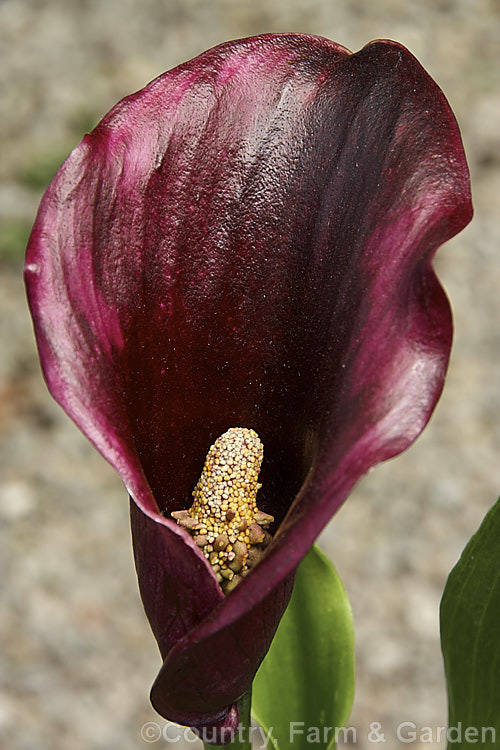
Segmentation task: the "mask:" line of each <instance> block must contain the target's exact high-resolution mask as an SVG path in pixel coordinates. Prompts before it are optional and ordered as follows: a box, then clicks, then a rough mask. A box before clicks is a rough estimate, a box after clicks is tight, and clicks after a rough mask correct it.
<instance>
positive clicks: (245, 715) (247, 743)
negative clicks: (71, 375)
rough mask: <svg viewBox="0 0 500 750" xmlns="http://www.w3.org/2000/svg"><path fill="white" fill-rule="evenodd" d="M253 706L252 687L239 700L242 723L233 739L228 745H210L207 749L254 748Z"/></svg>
mask: <svg viewBox="0 0 500 750" xmlns="http://www.w3.org/2000/svg"><path fill="white" fill-rule="evenodd" d="M251 708H252V688H251V687H250V689H249V690H248V691H247V692H246V693H245V695H244V696H243V697H242V698H240V700H239V701H238V711H239V713H240V723H239V724H238V729H237V731H236V734H235V735H234V738H233V740H232V741H231V742H230V743H229V744H228V745H208V744H207V743H205V745H204V747H205V750H252V732H251V717H250V711H251Z"/></svg>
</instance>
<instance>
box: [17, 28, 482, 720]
mask: <svg viewBox="0 0 500 750" xmlns="http://www.w3.org/2000/svg"><path fill="white" fill-rule="evenodd" d="M470 217H471V202H470V194H469V179H468V172H467V166H466V162H465V157H464V153H463V148H462V144H461V140H460V135H459V131H458V128H457V125H456V122H455V120H454V117H453V115H452V112H451V110H450V108H449V106H448V104H447V102H446V100H445V98H444V96H443V94H442V93H441V91H440V90H439V88H438V87H437V86H436V84H435V83H434V82H433V81H432V79H431V78H430V77H429V76H428V75H427V73H426V72H425V71H424V70H423V69H422V67H421V66H420V65H419V63H418V62H417V61H416V60H415V58H414V57H412V55H411V54H410V53H409V52H408V51H407V50H405V49H404V48H403V47H401V46H400V45H398V44H396V43H394V42H385V41H378V42H373V43H371V44H369V45H367V46H366V47H365V48H363V49H362V50H361V51H360V52H358V53H356V54H351V53H350V52H348V51H347V50H345V49H344V48H342V47H340V46H338V45H336V44H334V43H333V42H330V41H327V40H325V39H320V38H316V37H308V36H303V35H266V36H263V37H256V38H252V39H246V40H240V41H237V42H231V43H228V44H224V45H222V46H220V47H217V48H215V49H213V50H210V51H208V52H206V53H204V54H203V55H201V56H200V57H198V58H196V59H195V60H192V61H190V62H188V63H186V64H184V65H181V66H180V67H178V68H176V69H174V70H172V71H170V72H168V73H165V74H164V75H163V76H161V77H160V78H158V79H156V80H155V81H153V82H152V83H151V84H149V86H147V87H146V88H145V89H143V90H142V91H140V92H138V93H137V94H134V95H133V96H130V97H128V98H127V99H124V100H123V101H122V102H120V103H119V104H118V105H117V106H116V107H115V108H114V109H113V110H112V111H111V112H110V113H109V114H108V115H107V116H106V117H105V118H104V119H103V120H102V122H101V123H100V124H99V125H98V126H97V128H96V129H95V130H94V131H93V132H92V133H91V134H90V135H88V136H86V137H85V139H84V140H83V142H82V143H81V144H80V145H79V146H78V147H77V148H76V149H75V151H74V152H73V153H72V154H71V156H70V157H69V159H68V160H67V161H66V162H65V164H64V165H63V167H62V168H61V170H60V171H59V173H58V174H57V176H56V177H55V179H54V180H53V182H52V184H51V185H50V187H49V189H48V190H47V192H46V194H45V196H44V198H43V200H42V203H41V206H40V210H39V213H38V217H37V220H36V223H35V227H34V230H33V234H32V237H31V240H30V244H29V247H28V254H27V264H26V282H27V287H28V295H29V300H30V306H31V310H32V314H33V319H34V323H35V330H36V336H37V341H38V346H39V351H40V357H41V361H42V365H43V369H44V373H45V377H46V380H47V383H48V385H49V388H50V390H51V392H52V394H53V395H54V397H55V398H56V399H57V400H58V401H59V403H60V404H61V405H62V406H63V407H64V409H65V410H66V411H67V412H68V414H69V415H70V416H71V417H72V418H73V419H74V420H75V422H76V423H77V424H78V426H79V427H80V428H81V429H82V430H83V432H84V433H85V434H86V435H87V437H88V438H89V439H90V440H91V441H92V442H93V443H94V445H95V446H96V447H97V449H98V450H99V451H100V452H101V453H102V454H103V455H104V456H105V457H106V458H107V460H108V461H109V462H110V463H111V464H112V465H113V466H114V467H115V468H116V469H117V470H118V472H119V473H120V475H121V476H122V478H123V480H124V482H125V485H126V487H127V489H128V491H129V493H130V495H131V497H132V499H133V502H132V504H131V509H132V513H131V518H132V530H133V539H134V550H135V558H136V565H137V571H138V577H139V584H140V589H141V594H142V598H143V601H144V605H145V609H146V613H147V615H148V618H149V620H150V623H151V626H152V629H153V632H154V634H155V636H156V638H157V641H158V644H159V647H160V650H161V653H162V657H163V659H164V662H163V667H162V669H161V671H160V673H159V675H158V678H157V680H156V682H155V684H154V686H153V690H152V700H153V703H154V705H155V707H156V708H157V710H158V711H159V712H160V713H161V714H163V715H164V716H165V717H168V718H170V719H173V720H177V721H179V722H181V723H187V724H191V725H205V724H209V725H210V724H212V725H217V726H219V727H222V726H224V725H228V726H232V725H234V724H235V722H236V721H237V711H236V709H235V707H234V704H235V703H236V702H237V700H238V699H239V698H240V697H241V696H242V694H243V693H244V692H245V691H246V689H247V688H248V686H249V684H250V683H251V681H252V679H253V676H254V674H255V672H256V670H257V668H258V666H259V663H260V661H261V660H262V658H263V656H264V655H265V653H266V651H267V648H268V647H269V644H270V641H271V639H272V637H273V634H274V632H275V630H276V627H277V625H278V622H279V619H280V617H281V615H282V613H283V611H284V608H285V606H286V604H287V602H288V599H289V596H290V593H291V587H292V584H293V576H294V571H295V569H296V566H297V565H298V563H299V562H300V560H301V558H302V557H303V556H304V554H305V553H306V551H307V549H308V548H309V547H310V545H311V544H312V543H313V541H314V539H315V537H316V536H317V534H318V533H319V532H320V530H321V529H322V527H323V526H324V524H325V523H326V522H327V521H328V520H329V518H330V517H331V516H332V514H333V513H334V512H335V511H336V510H337V509H338V507H339V506H340V505H341V503H342V502H343V500H344V499H345V497H346V495H347V494H348V492H349V490H350V489H351V488H352V486H353V484H354V483H355V482H356V481H357V479H358V478H359V477H360V476H361V475H362V474H363V473H364V472H366V471H367V470H368V469H369V468H370V467H371V466H373V465H374V464H375V463H377V462H379V461H382V460H383V459H386V458H388V457H390V456H393V455H395V454H397V453H399V452H400V451H402V450H403V449H404V448H406V447H407V446H408V445H409V444H410V443H411V442H412V441H413V440H414V439H415V438H416V437H417V435H418V434H419V433H420V431H421V430H422V428H423V427H424V425H425V424H426V422H427V420H428V419H429V416H430V414H431V412H432V410H433V408H434V405H435V403H436V401H437V399H438V397H439V394H440V392H441V389H442V386H443V381H444V377H445V372H446V367H447V362H448V356H449V351H450V345H451V338H452V324H451V315H450V309H449V305H448V302H447V300H446V297H445V295H444V293H443V291H442V289H441V287H440V285H439V283H438V281H437V279H436V276H435V275H434V272H433V270H432V267H431V261H432V257H433V254H434V252H435V250H436V248H437V247H438V246H439V245H440V244H441V243H442V242H444V241H445V240H447V239H448V238H450V237H451V236H453V235H454V234H456V233H457V232H458V231H459V230H460V229H462V228H463V227H464V226H465V224H467V222H468V221H469V220H470ZM232 426H236V427H238V426H243V427H251V428H253V429H255V430H256V431H257V432H258V433H259V435H260V437H261V439H262V441H263V443H264V450H265V453H264V466H263V471H262V474H261V481H262V483H263V487H262V489H261V490H260V492H259V505H260V507H261V508H262V510H264V511H267V512H269V513H272V514H274V516H275V517H276V519H277V523H276V525H275V531H276V533H275V537H274V540H273V542H272V544H271V545H270V547H269V548H268V550H267V552H266V555H265V557H264V559H263V561H262V562H261V563H260V564H259V565H258V566H257V567H256V568H255V569H254V570H253V571H252V573H251V574H250V575H249V576H248V577H247V578H246V579H245V580H244V581H243V583H241V584H240V586H238V587H237V588H236V589H235V591H234V592H233V593H231V594H230V595H229V596H228V597H224V596H223V594H222V593H221V591H220V589H219V587H218V584H217V582H216V579H215V577H214V575H213V573H212V571H211V569H210V566H209V565H208V564H207V563H206V561H205V559H204V557H203V556H202V554H201V553H200V551H199V550H198V549H197V548H196V547H195V545H194V543H193V542H192V540H191V538H190V537H189V535H188V534H187V533H186V532H185V531H184V530H182V529H181V528H180V527H179V526H177V525H176V524H175V523H174V522H173V521H172V520H171V519H170V518H169V513H170V512H171V511H172V510H176V509H180V508H185V507H187V506H188V505H190V503H191V494H190V493H191V491H192V489H193V487H194V485H195V483H196V481H197V479H198V476H199V473H200V471H201V467H202V465H203V460H204V457H205V454H206V452H207V450H208V448H209V446H210V444H211V443H212V442H213V441H214V439H215V438H216V437H217V436H218V435H220V434H222V433H223V432H224V431H225V430H226V429H227V428H228V427H232Z"/></svg>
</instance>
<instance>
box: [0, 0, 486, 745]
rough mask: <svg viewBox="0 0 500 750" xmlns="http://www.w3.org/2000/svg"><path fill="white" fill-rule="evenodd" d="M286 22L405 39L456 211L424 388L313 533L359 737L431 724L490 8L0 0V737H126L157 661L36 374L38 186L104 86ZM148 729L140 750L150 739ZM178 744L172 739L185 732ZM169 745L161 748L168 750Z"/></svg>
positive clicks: (470, 466) (87, 481)
mask: <svg viewBox="0 0 500 750" xmlns="http://www.w3.org/2000/svg"><path fill="white" fill-rule="evenodd" d="M268 31H301V32H307V33H313V34H320V35H323V36H326V37H330V38H332V39H335V40H336V41H338V42H340V43H342V44H344V45H345V46H347V47H349V48H350V49H353V50H356V49H359V48H360V47H361V46H363V45H364V44H365V43H366V42H368V41H369V40H371V39H374V38H377V37H386V38H393V39H396V40H398V41H400V42H402V43H403V44H405V45H406V46H408V47H409V48H410V49H411V50H412V52H413V53H414V54H416V55H417V57H418V58H419V59H420V60H421V62H422V63H423V64H424V66H425V67H426V68H427V69H428V71H429V72H430V73H431V74H432V75H433V76H434V77H435V79H436V80H437V81H438V83H439V84H440V85H441V87H442V88H443V90H444V91H445V93H446V95H447V96H448V98H449V100H450V103H451V105H452V107H453V108H454V110H455V113H456V115H457V118H458V120H459V122H460V124H461V127H462V132H463V138H464V142H465V147H466V151H467V154H468V157H469V161H470V167H471V173H472V181H473V189H474V202H475V211H476V215H475V220H474V222H473V223H472V225H471V226H470V227H469V228H467V229H466V230H465V231H464V232H463V233H462V234H461V235H460V236H459V237H458V238H456V239H455V240H453V241H452V242H450V243H449V244H448V245H446V246H445V247H444V248H443V250H442V251H441V252H440V254H439V259H438V262H437V266H438V270H439V273H440V276H441V278H442V280H443V282H444V284H445V287H446V289H447V290H448V293H449V296H450V298H451V300H452V303H453V307H454V312H455V321H456V339H455V346H454V350H453V357H452V363H451V369H450V373H449V378H448V383H447V387H446V389H445V394H444V396H443V398H442V400H441V402H440V405H439V407H438V409H437V412H436V415H435V416H434V418H433V420H432V422H431V424H430V426H429V428H428V429H427V431H426V432H425V434H424V435H423V436H422V438H421V439H420V440H419V441H418V442H417V444H416V445H415V446H414V447H413V448H412V449H411V450H410V451H409V452H408V453H406V454H405V455H404V456H402V457H400V458H398V459H396V460H394V461H391V462H389V463H387V464H385V465H383V466H381V467H379V468H377V469H376V470H375V471H374V472H373V473H371V474H370V476H369V477H368V478H366V479H365V480H363V481H362V482H361V483H360V485H359V486H358V488H357V489H356V491H355V492H354V493H353V494H352V496H351V498H350V499H349V501H348V502H347V503H346V505H345V507H344V508H343V509H342V511H341V512H340V513H339V514H338V516H337V517H336V518H335V519H334V520H333V522H332V523H331V524H330V526H329V528H328V529H327V530H326V531H325V533H324V534H323V536H322V539H321V542H322V545H323V547H324V548H325V549H326V550H327V551H328V552H329V554H331V556H332V558H333V559H334V561H335V562H336V565H337V567H338V569H339V571H340V573H341V575H342V577H343V580H344V582H345V584H346V587H347V589H348V591H349V593H350V596H351V600H352V605H353V610H354V616H355V622H356V636H357V670H358V683H357V696H356V703H355V707H354V710H353V714H352V717H351V720H350V724H351V725H352V726H355V727H356V728H357V730H358V742H357V745H356V747H359V748H361V749H364V750H367V749H368V748H370V747H373V746H374V745H373V743H371V742H369V740H368V739H367V735H368V729H369V724H370V723H371V722H376V721H378V722H380V723H381V724H382V729H383V731H385V736H386V739H387V745H386V746H389V747H393V748H397V747H408V746H409V747H412V748H420V747H422V748H423V747H425V748H430V747H443V745H442V744H436V745H432V744H428V743H425V744H423V743H419V742H414V743H412V744H410V745H407V744H405V745H403V744H402V743H398V742H397V741H396V739H395V736H394V734H395V729H396V726H397V724H398V723H399V722H401V721H412V722H415V723H416V724H417V725H418V727H422V726H424V725H431V726H439V725H444V724H445V723H446V698H445V690H444V683H443V674H442V666H441V657H440V650H439V640H438V603H439V599H440V595H441V592H442V589H443V586H444V582H445V579H446V576H447V573H448V571H449V570H450V568H451V567H452V565H453V564H454V562H455V561H456V559H457V557H458V556H459V554H460V551H461V549H462V548H463V546H464V544H465V542H466V541H467V539H468V538H469V536H470V535H471V534H472V532H473V531H474V530H475V529H476V527H477V526H478V524H479V522H480V520H481V518H482V516H483V515H484V513H485V512H486V510H487V508H488V507H489V506H490V505H491V504H492V503H493V502H494V500H495V498H496V495H497V494H498V491H499V489H500V471H499V467H498V455H499V449H500V427H499V423H498V414H499V413H500V404H499V400H500V389H499V384H498V372H499V365H500V346H499V344H500V334H499V328H498V320H499V307H500V303H499V296H498V292H497V287H498V281H499V280H500V274H499V272H500V255H499V252H498V249H499V239H500V237H499V235H500V231H499V224H498V216H499V212H500V169H499V165H500V127H499V124H500V96H499V83H500V81H499V67H498V60H499V59H500V3H499V2H498V0H490V1H489V2H488V1H487V0H477V1H474V0H456V1H455V2H452V1H451V0H450V1H449V2H448V1H447V0H432V1H431V0H421V1H420V2H419V3H415V2H398V1H397V0H384V1H383V2H376V1H375V0H353V2H348V1H347V0H339V1H338V2H326V0H310V1H309V2H307V1H306V0H300V1H299V0H287V1H286V0H251V2H250V1H248V0H242V1H241V2H229V0H216V1H215V2H201V0H184V1H183V2H180V1H178V0H172V1H170V2H169V1H168V0H164V1H163V2H153V0H143V2H134V1H133V0H122V2H120V0H106V1H104V0H103V1H102V2H98V0H46V1H45V2H44V1H43V0H24V1H22V0H0V54H1V58H0V59H1V66H0V86H1V97H0V127H1V136H0V146H1V152H2V156H1V160H0V222H1V223H0V251H1V255H0V315H1V328H0V347H1V349H0V351H1V352H2V355H1V360H0V441H1V444H0V471H1V473H2V481H1V485H0V521H1V530H0V534H1V540H0V543H1V547H0V566H1V597H2V601H1V609H0V640H1V655H0V659H1V663H0V668H1V671H0V691H1V692H0V738H1V739H0V744H1V743H2V741H4V742H5V744H4V745H2V747H9V748H11V749H12V750H63V748H64V750H104V749H105V748H106V749H107V748H111V747H119V748H120V749H121V750H137V749H139V750H140V748H143V747H145V746H146V743H145V742H144V741H143V740H142V739H141V726H142V725H143V724H144V722H147V721H153V722H158V723H159V724H160V726H162V725H163V722H162V721H161V720H160V719H159V718H158V717H157V716H156V714H155V713H154V711H153V710H152V708H151V707H150V705H149V702H148V690H149V686H150V684H151V682H152V680H153V678H154V676H155V674H156V671H157V668H158V666H159V658H158V654H157V651H156V646H155V643H154V641H153V638H152V636H151V634H150V632H149V628H148V625H147V621H146V620H145V617H144V615H143V612H142V609H141V604H140V601H139V597H138V594H137V587H136V581H135V573H134V570H133V563H132V556H131V552H130V540H129V531H128V508H127V499H126V494H125V491H124V490H123V488H122V486H121V484H120V481H119V479H118V478H117V477H116V476H115V474H114V472H113V471H112V470H111V469H110V468H109V467H108V466H107V465H106V464H105V462H104V461H103V460H102V459H101V458H100V457H99V456H98V455H97V454H96V453H95V452H94V451H93V449H92V448H91V447H90V445H88V444H87V442H86V441H85V439H84V438H82V436H81V435H80V434H79V432H78V431H77V430H76V428H75V427H74V426H73V425H72V423H70V422H69V420H68V419H67V418H66V417H65V415H64V414H63V413H62V412H61V411H60V410H59V408H58V407H57V406H56V405H55V404H54V403H53V402H52V400H51V398H50V397H49V395H48V393H47V391H46V390H45V387H44V385H43V383H42V380H41V377H40V372H39V368H38V363H37V359H36V355H35V349H34V342H33V338H32V332H31V324H30V321H29V318H28V315H27V311H26V307H25V302H24V291H23V287H22V282H21V278H20V272H21V265H22V252H23V248H24V243H25V240H26V236H27V232H28V231H29V226H30V224H31V222H32V221H33V217H34V213H35V211H36V206H37V203H38V201H39V198H40V195H41V192H42V190H43V188H44V187H45V186H46V184H47V182H48V180H49V179H50V177H51V175H52V174H53V172H54V171H55V169H56V168H57V166H58V164H59V163H60V162H61V161H62V160H63V159H64V157H65V156H66V154H67V153H68V151H69V150H70V148H71V147H72V146H74V145H75V144H76V143H77V142H78V141H79V140H80V139H81V137H82V135H83V133H84V132H85V131H86V130H87V129H89V128H90V127H91V126H92V125H93V124H94V123H95V122H97V120H98V119H100V117H101V116H102V115H103V114H104V113H105V112H106V111H107V110H108V109H109V108H110V107H111V106H112V105H113V104H114V103H115V102H116V101H117V100H118V99H119V98H121V97H122V96H124V95H126V94H128V93H130V92H132V91H134V90H136V89H138V88H140V87H142V86H143V85H144V84H145V83H146V82H147V81H148V80H150V79H151V78H153V77H155V76H156V75H158V74H159V73H160V72H162V71H163V70H166V69H168V68H170V67H172V66H173V65H175V64H177V63H179V62H182V61H183V60H185V59H188V58H190V57H192V56H194V55H195V54H198V53H199V52H201V51H202V50H203V49H206V48H208V47H210V46H212V45H214V44H217V43H219V42H221V41H223V40H226V39H230V38H234V37H240V36H247V35H250V34H256V33H261V32H268ZM165 744H166V743H164V742H158V743H156V746H160V745H161V746H165ZM190 746H191V747H193V745H190ZM175 747H178V748H180V744H178V745H175Z"/></svg>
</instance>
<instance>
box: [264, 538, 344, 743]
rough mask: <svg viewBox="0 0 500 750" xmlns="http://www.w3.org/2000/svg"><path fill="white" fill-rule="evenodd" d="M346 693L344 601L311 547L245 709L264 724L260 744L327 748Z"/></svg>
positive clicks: (325, 560)
mask: <svg viewBox="0 0 500 750" xmlns="http://www.w3.org/2000/svg"><path fill="white" fill-rule="evenodd" d="M353 696H354V630H353V624H352V613H351V607H350V605H349V600H348V598H347V595H346V592H345V590H344V587H343V586H342V583H341V581H340V579H339V577H338V575H337V573H336V571H335V568H334V567H333V565H332V563H331V562H330V560H329V559H328V558H327V557H326V556H325V555H324V554H323V553H322V552H321V551H320V550H319V548H318V547H313V549H312V550H311V551H310V552H309V553H308V555H307V556H306V557H305V558H304V560H303V561H302V563H301V564H300V566H299V569H298V571H297V577H296V581H295V586H294V590H293V594H292V598H291V600H290V604H289V605H288V608H287V610H286V612H285V614H284V616H283V619H282V620H281V622H280V625H279V627H278V630H277V632H276V635H275V637H274V640H273V642H272V644H271V648H270V649H269V652H268V654H267V656H266V658H265V659H264V661H263V663H262V665H261V667H260V669H259V671H258V672H257V675H256V677H255V680H254V684H253V702H252V713H253V715H254V717H255V719H256V720H257V721H258V722H259V724H260V725H261V726H262V727H263V729H264V730H265V731H266V732H269V731H270V730H271V729H272V742H273V743H274V744H273V745H272V744H271V742H270V743H269V745H268V746H269V747H272V746H274V748H276V750H286V749H287V748H289V747H290V746H293V747H294V748H296V750H300V749H301V748H310V747H311V746H313V747H314V748H316V750H322V749H323V748H334V747H335V729H336V728H338V729H339V730H341V727H343V725H344V724H345V722H346V721H347V719H348V718H349V713H350V711H351V706H352V701H353ZM314 728H315V729H314ZM311 732H312V734H311ZM291 733H292V734H291ZM339 736H340V737H341V736H342V734H340V735H339ZM311 743H313V744H311Z"/></svg>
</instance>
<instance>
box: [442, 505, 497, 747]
mask: <svg viewBox="0 0 500 750" xmlns="http://www.w3.org/2000/svg"><path fill="white" fill-rule="evenodd" d="M441 647H442V650H443V656H444V665H445V671H446V682H447V687H448V704H449V718H448V725H449V727H448V733H449V736H448V743H449V744H448V747H449V748H454V750H459V749H460V748H465V747H467V748H470V747H471V746H472V745H474V747H477V748H498V747H499V743H500V500H498V502H497V503H496V505H495V506H494V507H493V508H492V509H491V510H490V512H489V513H488V514H487V515H486V517H485V519H484V521H483V523H482V524H481V526H480V528H479V531H477V532H476V534H474V536H473V537H472V539H471V540H470V542H469V543H468V545H467V546H466V548H465V550H464V551H463V553H462V556H461V558H460V560H459V561H458V563H457V564H456V566H455V567H454V568H453V570H452V571H451V573H450V575H449V578H448V581H447V582H446V587H445V590H444V594H443V599H442V601H441ZM488 728H490V729H488ZM475 730H477V734H475ZM467 732H469V734H467Z"/></svg>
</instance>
